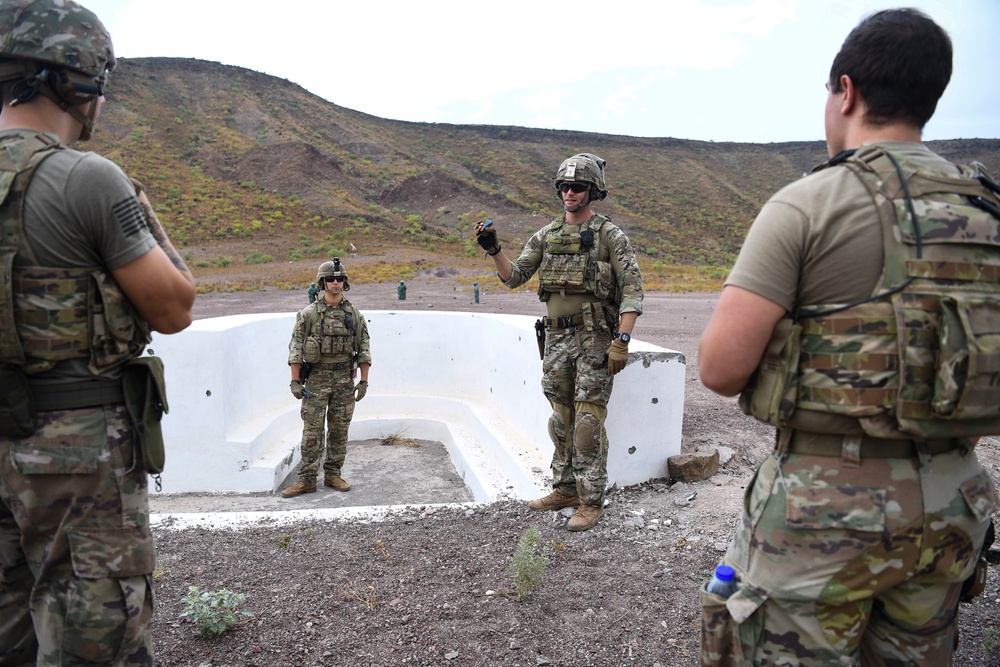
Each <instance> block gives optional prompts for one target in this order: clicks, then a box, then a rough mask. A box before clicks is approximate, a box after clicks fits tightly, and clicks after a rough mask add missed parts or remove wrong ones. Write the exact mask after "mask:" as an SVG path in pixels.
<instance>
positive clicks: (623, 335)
mask: <svg viewBox="0 0 1000 667" xmlns="http://www.w3.org/2000/svg"><path fill="white" fill-rule="evenodd" d="M618 338H619V339H621V342H623V343H628V342H629V341H630V340H632V337H631V336H629V335H628V334H627V333H620V334H618Z"/></svg>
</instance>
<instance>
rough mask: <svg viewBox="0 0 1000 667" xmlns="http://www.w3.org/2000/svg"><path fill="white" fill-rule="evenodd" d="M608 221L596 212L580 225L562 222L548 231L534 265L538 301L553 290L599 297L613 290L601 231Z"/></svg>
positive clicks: (611, 275)
mask: <svg viewBox="0 0 1000 667" xmlns="http://www.w3.org/2000/svg"><path fill="white" fill-rule="evenodd" d="M595 219H596V222H595ZM609 221H610V218H606V217H604V216H602V215H597V216H595V217H594V218H592V219H591V220H588V221H586V222H584V223H583V224H580V225H569V224H566V223H562V226H561V227H559V226H557V227H556V229H555V230H554V233H551V234H549V235H548V237H547V238H546V239H545V247H544V248H543V251H542V261H541V264H540V265H539V267H538V296H539V298H540V299H541V300H542V301H548V299H549V296H550V295H551V294H553V293H557V294H593V295H594V297H595V298H596V299H597V300H599V301H605V300H607V299H608V298H609V297H610V296H612V295H613V294H615V292H616V289H615V285H616V283H615V279H614V275H613V274H612V270H611V262H610V261H608V259H609V257H608V255H609V250H608V244H607V243H606V242H605V241H604V233H603V229H604V223H605V222H609Z"/></svg>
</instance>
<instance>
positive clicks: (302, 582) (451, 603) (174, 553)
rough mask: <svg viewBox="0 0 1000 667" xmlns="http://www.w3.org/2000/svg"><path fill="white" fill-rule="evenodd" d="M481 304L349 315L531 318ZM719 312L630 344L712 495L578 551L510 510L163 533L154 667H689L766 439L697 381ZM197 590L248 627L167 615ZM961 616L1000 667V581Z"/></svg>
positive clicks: (425, 287) (645, 488) (668, 316)
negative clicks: (639, 351)
mask: <svg viewBox="0 0 1000 667" xmlns="http://www.w3.org/2000/svg"><path fill="white" fill-rule="evenodd" d="M349 268H350V267H349ZM481 287H482V291H481V294H480V303H478V304H477V303H475V302H474V300H473V294H472V287H471V286H470V285H468V284H465V283H463V282H459V281H458V280H456V277H455V276H440V275H435V274H434V273H433V272H431V273H428V274H426V275H418V277H417V279H415V280H410V281H408V290H407V299H406V301H399V300H398V299H397V296H396V285H395V284H394V283H393V284H387V283H380V284H358V285H355V286H354V288H353V289H352V291H351V292H350V293H349V294H348V295H347V296H348V298H350V299H351V301H352V302H353V303H354V304H355V305H356V306H357V307H358V308H360V309H361V310H362V311H364V310H366V309H367V310H387V309H423V308H434V309H439V310H457V311H489V312H506V313H524V314H540V313H541V312H542V307H541V305H540V304H539V303H538V301H537V298H536V297H535V295H534V294H532V293H530V292H510V291H508V290H506V289H505V288H504V287H503V286H501V285H499V283H493V284H483V285H482V286H481ZM716 298H717V295H714V294H712V295H705V294H682V295H672V294H665V293H649V294H647V295H646V300H645V313H644V314H643V316H642V317H641V318H640V319H639V322H638V325H637V327H636V331H635V335H636V337H637V338H639V339H642V340H646V341H649V342H652V343H655V344H657V345H660V346H662V347H666V348H670V349H674V350H678V351H680V352H682V353H684V355H685V357H686V359H687V379H686V386H685V412H684V427H683V449H684V450H685V451H693V450H695V449H697V448H704V447H717V448H719V450H720V452H721V454H722V459H723V460H724V461H725V463H724V464H723V465H722V466H721V468H720V472H719V474H717V475H715V476H714V477H712V478H711V479H710V480H707V481H705V482H699V483H695V484H684V483H675V484H672V483H671V482H670V481H669V480H666V479H660V480H652V481H650V482H647V483H645V484H641V485H637V486H632V487H626V488H621V489H612V490H611V491H610V492H609V493H608V499H609V501H610V502H609V505H608V507H607V508H606V512H605V514H604V516H603V517H602V518H601V520H600V522H599V524H598V526H596V527H595V528H594V529H592V530H590V531H587V532H585V533H570V532H568V531H566V530H565V528H564V524H565V520H566V517H565V516H563V515H561V514H556V513H551V512H544V513H534V512H531V511H529V510H528V509H527V508H526V507H525V506H524V504H523V503H511V502H499V503H494V504H490V505H486V506H472V507H468V506H466V507H459V508H454V509H452V508H434V507H428V506H418V507H412V508H410V509H407V510H405V511H401V512H398V513H394V514H392V515H391V516H390V517H389V518H387V519H384V520H380V521H359V520H354V521H342V522H317V521H313V522H305V523H301V524H294V525H287V524H285V525H273V526H269V525H264V526H257V527H253V528H248V529H243V530H238V531H232V530H226V529H218V530H215V529H207V528H196V529H184V530H174V529H169V528H164V529H160V530H159V531H158V532H157V535H156V538H157V551H158V569H157V576H156V588H157V609H156V614H155V618H154V622H155V629H154V633H155V646H156V662H157V664H158V665H164V666H167V665H194V666H199V667H207V666H213V667H215V666H222V665H247V666H261V667H264V666H270V665H278V664H288V665H384V666H396V665H447V666H449V667H450V666H454V667H458V666H463V667H464V666H471V665H482V666H492V665H497V666H501V665H502V666H506V667H518V666H520V667H535V666H539V665H559V666H565V667H576V666H583V665H595V666H617V665H645V666H647V667H652V666H657V665H658V666H660V667H668V666H672V665H696V664H697V663H698V643H699V622H700V607H699V604H698V594H697V590H698V587H699V586H700V585H701V584H702V583H703V582H704V581H706V580H707V578H708V576H709V575H710V572H711V569H712V568H713V567H714V565H715V564H716V563H717V562H718V560H719V558H720V557H721V556H722V553H723V551H724V549H725V548H726V545H727V543H728V541H729V538H730V536H731V534H732V531H733V528H734V525H735V522H736V520H737V518H738V516H739V512H740V507H741V505H740V503H741V499H742V492H743V487H744V486H745V485H746V484H747V483H748V482H749V480H750V477H751V475H752V472H753V470H754V469H755V467H756V465H757V464H758V463H759V462H760V461H762V460H763V459H764V458H765V457H766V455H767V452H768V450H769V448H770V446H771V441H772V430H771V429H770V428H768V427H765V426H763V425H760V424H758V423H757V422H755V421H754V420H752V419H750V418H748V417H746V416H744V415H743V414H742V413H741V412H740V410H739V408H738V407H737V405H736V402H735V400H734V399H725V398H721V397H719V396H716V395H715V394H712V393H711V392H709V391H708V390H706V389H705V388H704V387H702V385H701V383H700V382H699V381H698V373H697V344H698V339H699V337H700V335H701V332H702V330H703V329H704V326H705V324H706V322H707V320H708V317H709V316H710V314H711V311H712V308H713V307H714V304H715V301H716ZM306 303H307V297H306V292H305V290H304V289H303V290H300V291H295V292H292V291H279V290H266V291H258V292H248V293H215V294H208V295H202V296H200V297H199V299H198V301H197V303H196V306H195V314H196V317H197V318H202V317H212V316H218V315H227V314H238V313H251V312H289V311H293V310H298V309H299V308H301V307H302V306H304V305H305V304H306ZM375 352H376V353H377V351H375ZM383 373H385V374H384V375H383ZM389 373H390V369H384V370H383V369H380V368H379V367H378V360H377V356H376V358H375V364H374V365H373V367H372V371H371V377H370V380H371V382H372V383H375V382H389V381H391V375H389ZM612 446H614V443H612ZM979 451H980V452H981V454H980V457H981V458H982V459H983V460H984V462H985V464H986V466H987V468H988V469H989V470H990V471H991V474H992V475H993V478H994V480H995V481H996V482H997V483H998V484H1000V443H998V441H997V439H993V438H987V439H984V441H983V442H982V444H981V446H980V448H979ZM349 456H350V454H349ZM362 481H363V480H362ZM352 482H355V483H357V482H356V481H354V480H352ZM998 518H1000V517H998ZM529 526H536V527H537V528H538V529H539V531H540V533H541V536H542V543H543V544H544V545H545V546H544V552H545V554H546V555H547V557H548V566H547V568H546V569H545V571H544V574H543V575H542V577H541V578H540V580H539V581H538V583H537V585H536V586H535V587H534V589H533V590H532V591H531V593H530V595H528V597H527V598H526V599H525V600H523V601H520V602H518V601H516V599H515V596H514V583H513V582H514V578H513V572H512V569H511V557H512V554H513V553H514V552H515V550H516V549H517V546H518V541H519V540H520V539H521V537H522V536H523V535H524V533H525V531H526V529H527V528H528V527H529ZM194 585H197V586H201V587H203V589H207V590H218V589H223V588H225V589H229V590H232V591H234V592H237V593H244V594H246V595H247V596H248V598H247V600H246V602H245V603H244V606H245V607H246V609H248V610H250V611H252V612H253V614H254V615H253V617H252V618H250V619H249V620H247V621H246V622H245V623H243V624H241V625H239V626H238V627H236V628H235V629H233V630H232V631H230V632H229V633H227V634H225V635H223V636H221V637H218V638H215V639H203V638H201V637H199V636H198V632H197V629H196V627H195V625H194V624H193V623H192V622H191V621H190V620H189V619H186V618H181V617H180V616H179V614H180V612H181V610H182V607H183V605H182V603H181V597H182V596H183V595H185V594H186V593H187V591H188V587H189V586H194ZM960 614H961V615H960V627H961V639H962V640H961V644H960V647H959V652H958V654H957V655H956V658H955V664H956V665H959V666H969V667H972V666H977V667H978V666H992V667H1000V568H997V567H994V568H992V570H991V571H990V573H989V579H988V584H987V590H986V593H985V594H984V595H982V596H980V597H979V598H978V599H977V601H975V602H974V603H973V604H968V605H967V604H963V605H962V606H961V610H960Z"/></svg>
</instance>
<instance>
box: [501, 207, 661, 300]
mask: <svg viewBox="0 0 1000 667" xmlns="http://www.w3.org/2000/svg"><path fill="white" fill-rule="evenodd" d="M536 271H538V272H539V276H538V278H539V287H538V296H539V298H540V299H541V300H542V301H547V300H548V299H549V298H550V296H551V295H552V294H554V293H559V292H563V293H565V294H581V293H589V294H593V295H594V297H595V299H596V300H598V301H601V302H603V303H608V304H611V305H612V306H613V307H614V308H615V309H616V311H617V313H618V314H621V313H630V312H632V313H639V314H642V299H643V291H642V274H641V273H640V272H639V263H638V262H637V261H636V258H635V251H634V250H633V249H632V244H631V242H630V241H629V239H628V236H626V235H625V232H623V231H622V230H621V229H620V228H619V227H617V226H615V225H614V224H612V223H611V219H610V218H607V217H605V216H602V215H596V214H595V215H594V216H593V217H592V218H590V220H587V221H586V222H584V223H582V224H579V225H571V224H567V223H566V221H565V218H560V219H557V220H553V221H552V222H551V223H549V224H548V225H546V226H545V227H542V228H541V229H540V230H538V231H537V232H536V233H535V234H534V235H533V236H532V237H531V238H530V239H528V243H527V244H526V245H525V246H524V250H522V251H521V255H520V256H519V257H518V258H517V260H516V261H515V262H514V263H513V271H512V273H511V276H510V279H509V280H507V281H506V282H504V284H505V285H506V286H507V287H510V288H516V287H520V286H521V285H523V284H524V283H526V282H528V280H530V279H531V276H533V275H534V274H535V272H536Z"/></svg>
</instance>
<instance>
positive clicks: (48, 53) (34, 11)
mask: <svg viewBox="0 0 1000 667" xmlns="http://www.w3.org/2000/svg"><path fill="white" fill-rule="evenodd" d="M0 40H2V41H0V59H10V60H31V61H36V62H41V63H49V64H52V65H56V66H58V67H61V68H66V69H70V70H75V71H77V72H81V73H83V74H86V75H87V76H90V77H93V78H94V79H98V78H100V77H102V76H103V75H104V73H105V72H109V71H111V70H112V69H114V67H115V64H116V61H115V53H114V47H113V46H112V44H111V35H110V34H109V33H108V30H107V28H105V27H104V24H103V23H101V21H100V19H98V18H97V16H96V15H95V14H94V13H93V12H91V11H90V10H89V9H86V8H85V7H81V6H80V5H79V4H77V3H76V2H73V0H2V2H0Z"/></svg>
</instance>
